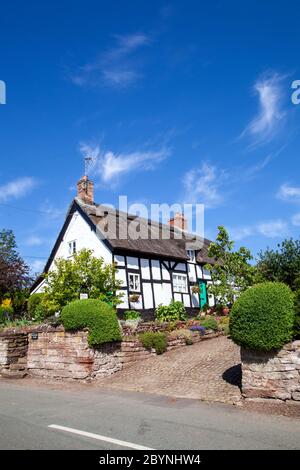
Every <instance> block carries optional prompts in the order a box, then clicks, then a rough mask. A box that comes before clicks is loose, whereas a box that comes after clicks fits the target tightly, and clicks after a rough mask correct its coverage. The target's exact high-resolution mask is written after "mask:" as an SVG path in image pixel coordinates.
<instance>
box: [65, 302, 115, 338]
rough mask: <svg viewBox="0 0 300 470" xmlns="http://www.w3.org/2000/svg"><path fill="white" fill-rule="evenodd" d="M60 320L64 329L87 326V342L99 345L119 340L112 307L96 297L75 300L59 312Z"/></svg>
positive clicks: (76, 328)
mask: <svg viewBox="0 0 300 470" xmlns="http://www.w3.org/2000/svg"><path fill="white" fill-rule="evenodd" d="M61 321H62V324H63V325H64V327H65V329H66V330H79V329H82V328H86V327H87V328H88V329H89V334H88V343H89V345H90V346H95V347H97V346H99V345H101V344H102V343H109V342H112V341H121V332H120V327H119V323H118V319H117V315H116V313H115V310H114V308H113V307H112V306H111V305H108V304H107V303H105V302H101V301H100V300H96V299H84V300H75V301H73V302H70V303H69V304H68V305H66V306H65V307H64V308H63V309H62V312H61Z"/></svg>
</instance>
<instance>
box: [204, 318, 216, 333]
mask: <svg viewBox="0 0 300 470" xmlns="http://www.w3.org/2000/svg"><path fill="white" fill-rule="evenodd" d="M201 326H204V328H206V329H207V330H217V329H218V323H217V321H216V319H215V318H214V317H209V316H208V317H205V318H204V319H203V320H201Z"/></svg>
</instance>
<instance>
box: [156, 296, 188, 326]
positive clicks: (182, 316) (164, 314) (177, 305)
mask: <svg viewBox="0 0 300 470" xmlns="http://www.w3.org/2000/svg"><path fill="white" fill-rule="evenodd" d="M155 316H156V319H157V320H158V321H159V322H164V321H176V320H186V318H187V315H186V310H185V308H184V305H183V303H182V302H179V301H178V300H177V301H176V300H172V301H171V303H170V304H169V305H159V306H158V307H157V309H156V311H155Z"/></svg>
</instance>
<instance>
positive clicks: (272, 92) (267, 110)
mask: <svg viewBox="0 0 300 470" xmlns="http://www.w3.org/2000/svg"><path fill="white" fill-rule="evenodd" d="M282 79H283V77H282V76H280V75H278V74H273V75H271V76H264V77H262V78H260V79H259V80H258V81H257V82H256V83H255V85H254V91H255V94H256V95H258V98H259V111H258V114H257V115H256V116H255V117H254V119H253V120H252V121H251V122H250V123H249V124H248V125H247V126H246V128H245V129H244V131H243V133H242V136H243V135H250V136H251V137H252V138H254V140H255V143H262V142H264V141H267V140H269V139H270V138H272V137H273V135H274V132H275V131H276V130H277V128H278V125H279V123H280V122H281V121H282V119H283V118H284V116H285V112H284V111H283V109H282V95H283V93H282V87H281V81H282Z"/></svg>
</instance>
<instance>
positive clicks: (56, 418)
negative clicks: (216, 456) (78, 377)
mask: <svg viewBox="0 0 300 470" xmlns="http://www.w3.org/2000/svg"><path fill="white" fill-rule="evenodd" d="M53 425H54V426H53ZM49 426H52V427H49ZM60 427H63V428H67V429H61V428H60ZM139 446H142V447H143V448H151V449H157V450H165V449H180V450H183V449H199V450H201V449H299V447H300V420H299V419H297V418H287V417H283V416H272V415H264V414H261V413H253V412H251V413H250V412H249V411H245V410H243V409H240V408H239V407H234V406H232V405H225V404H217V403H212V404H208V403H204V402H200V401H197V400H185V399H171V398H168V397H161V396H159V395H150V394H144V393H134V392H121V391H115V390H114V391H108V390H101V389H99V388H96V387H91V388H88V386H85V387H75V386H74V387H73V386H68V387H66V388H63V389H60V388H58V387H55V386H51V387H48V386H47V385H46V384H43V385H40V384H34V383H33V384H31V383H30V382H29V381H25V382H24V381H23V382H22V383H20V382H16V381H11V382H10V381H9V380H3V379H0V449H1V450H3V449H34V450H35V449H98V450H113V449H122V450H125V449H126V450H128V449H136V448H139Z"/></svg>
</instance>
